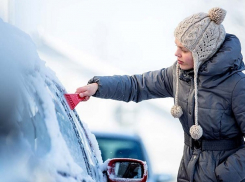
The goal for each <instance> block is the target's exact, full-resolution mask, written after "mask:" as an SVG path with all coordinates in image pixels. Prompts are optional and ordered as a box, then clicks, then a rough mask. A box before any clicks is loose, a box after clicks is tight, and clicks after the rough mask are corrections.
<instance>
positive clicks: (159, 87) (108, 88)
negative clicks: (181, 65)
mask: <svg viewBox="0 0 245 182" xmlns="http://www.w3.org/2000/svg"><path fill="white" fill-rule="evenodd" d="M88 83H98V85H99V88H98V90H97V92H96V93H95V94H94V95H93V96H95V97H99V98H105V99H113V100H119V101H125V102H129V101H134V102H140V101H142V100H147V99H153V98H163V97H172V96H173V66H171V67H169V68H166V69H161V70H157V71H150V72H146V73H144V74H141V75H132V76H128V75H123V76H118V75H115V76H95V77H93V78H92V79H91V80H89V82H88Z"/></svg>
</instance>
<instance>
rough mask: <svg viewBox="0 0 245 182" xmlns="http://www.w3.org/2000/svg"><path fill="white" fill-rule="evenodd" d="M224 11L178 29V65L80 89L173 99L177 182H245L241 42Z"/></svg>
mask: <svg viewBox="0 0 245 182" xmlns="http://www.w3.org/2000/svg"><path fill="white" fill-rule="evenodd" d="M225 15H226V11H225V10H223V9H221V8H212V9H211V10H210V11H209V13H208V14H206V13H197V14H194V15H192V16H190V17H188V18H186V19H184V20H183V21H182V22H180V23H179V25H178V26H177V28H176V29H175V33H174V35H175V43H176V46H177V51H176V53H175V56H176V57H177V62H176V63H174V65H173V66H171V67H168V68H166V69H161V70H158V71H151V72H147V73H144V74H142V75H133V76H126V75H125V76H108V77H97V76H96V77H94V78H93V79H91V80H90V81H89V84H88V85H86V86H84V87H80V88H78V89H77V91H76V93H79V94H80V96H81V97H85V98H86V99H85V101H86V100H88V99H89V97H90V96H95V97H100V98H106V99H115V100H121V101H126V102H129V101H135V102H140V101H142V100H147V99H153V98H163V97H174V98H175V105H174V106H173V108H172V109H171V114H172V115H173V116H174V117H176V118H179V120H180V122H181V124H182V127H183V130H184V137H185V145H184V153H183V158H182V160H181V164H180V167H179V173H178V178H177V179H178V181H179V182H186V181H195V182H198V181H202V182H204V181H224V182H225V181H227V182H240V181H245V148H244V140H243V136H244V133H245V107H244V106H245V75H244V74H243V73H242V70H244V63H243V60H242V55H241V45H240V42H239V40H238V38H237V37H236V36H234V35H231V34H226V32H225V29H224V27H223V25H222V24H221V23H222V21H223V20H224V18H225Z"/></svg>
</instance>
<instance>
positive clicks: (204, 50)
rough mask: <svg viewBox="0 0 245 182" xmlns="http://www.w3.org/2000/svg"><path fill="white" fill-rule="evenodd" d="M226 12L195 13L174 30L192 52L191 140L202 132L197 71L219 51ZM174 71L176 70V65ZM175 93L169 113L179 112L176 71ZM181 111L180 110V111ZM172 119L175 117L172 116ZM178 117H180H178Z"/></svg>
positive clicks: (223, 33) (176, 35)
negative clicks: (193, 105)
mask: <svg viewBox="0 0 245 182" xmlns="http://www.w3.org/2000/svg"><path fill="white" fill-rule="evenodd" d="M225 15H226V11H225V10H223V9H221V8H212V9H210V10H209V14H206V13H197V14H194V15H192V16H190V17H187V18H185V19H184V20H183V21H182V22H180V23H179V25H178V26H177V28H176V29H175V32H174V36H175V38H176V39H177V40H178V41H179V42H180V43H181V44H182V45H183V46H184V47H186V48H187V49H189V50H190V51H191V52H192V56H193V61H194V68H193V69H194V89H195V112H194V113H195V124H194V125H193V126H192V127H191V128H190V135H191V137H192V138H193V139H196V140H197V139H199V138H201V136H202V134H203V130H202V128H201V126H200V125H199V124H198V85H197V77H198V69H199V67H200V65H201V63H203V62H204V61H206V60H208V59H209V58H210V57H212V56H213V55H214V54H215V53H216V51H217V50H218V49H219V47H220V46H221V44H222V43H223V42H224V39H225V34H226V33H225V29H224V27H223V25H222V24H221V23H222V22H223V20H224V18H225ZM176 69H178V64H177V67H176ZM176 77H177V82H176V93H175V105H174V107H173V108H172V109H171V113H172V115H173V113H176V112H177V108H178V110H180V108H179V107H180V106H178V79H179V74H178V71H176ZM181 111H182V110H181ZM173 116H174V117H175V116H176V115H173ZM178 116H179V117H180V116H181V115H178Z"/></svg>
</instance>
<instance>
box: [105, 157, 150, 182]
mask: <svg viewBox="0 0 245 182" xmlns="http://www.w3.org/2000/svg"><path fill="white" fill-rule="evenodd" d="M107 177H108V181H109V182H125V180H126V181H127V182H130V181H134V182H135V181H137V182H146V180H147V165H146V162H143V161H141V160H136V159H129V158H114V159H111V160H110V161H109V162H108V166H107Z"/></svg>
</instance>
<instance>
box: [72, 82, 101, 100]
mask: <svg viewBox="0 0 245 182" xmlns="http://www.w3.org/2000/svg"><path fill="white" fill-rule="evenodd" d="M97 89H98V84H97V83H92V84H89V85H86V86H83V87H79V88H78V89H77V90H76V93H77V94H79V96H80V97H86V96H92V95H94V94H95V92H96V91H97Z"/></svg>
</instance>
